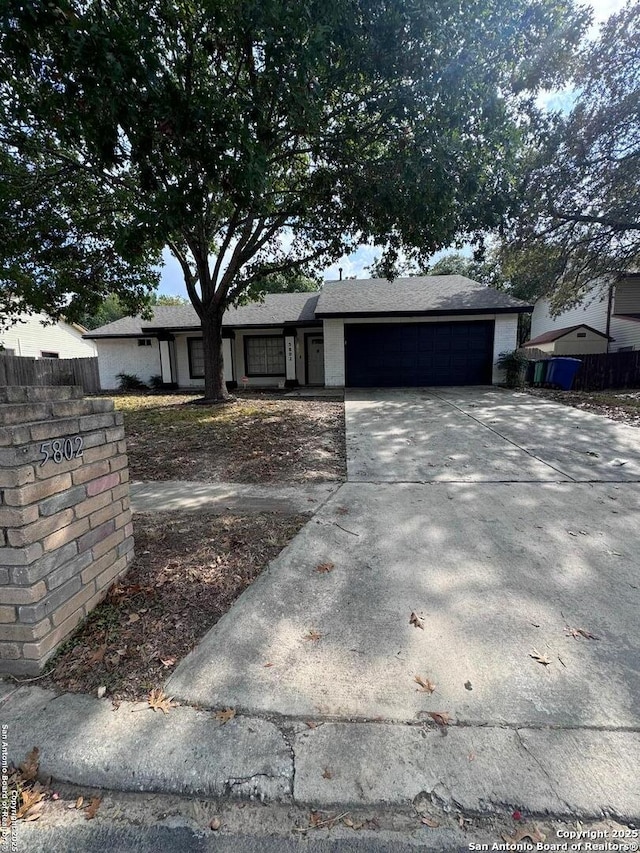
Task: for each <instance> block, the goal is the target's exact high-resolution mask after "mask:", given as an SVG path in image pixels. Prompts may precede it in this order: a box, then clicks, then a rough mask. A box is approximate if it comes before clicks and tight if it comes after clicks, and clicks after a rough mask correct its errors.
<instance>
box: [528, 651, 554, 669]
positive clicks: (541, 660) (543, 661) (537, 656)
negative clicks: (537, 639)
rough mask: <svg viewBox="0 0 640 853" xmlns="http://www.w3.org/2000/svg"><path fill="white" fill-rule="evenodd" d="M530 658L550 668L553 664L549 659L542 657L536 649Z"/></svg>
mask: <svg viewBox="0 0 640 853" xmlns="http://www.w3.org/2000/svg"><path fill="white" fill-rule="evenodd" d="M529 657H530V658H533V659H534V660H535V661H537V662H538V663H541V664H542V665H543V666H549V665H550V664H551V661H550V660H549V658H548V657H545V656H544V655H541V654H540V652H538V651H536V649H531V651H530V652H529Z"/></svg>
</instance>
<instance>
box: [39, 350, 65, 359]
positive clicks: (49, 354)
mask: <svg viewBox="0 0 640 853" xmlns="http://www.w3.org/2000/svg"><path fill="white" fill-rule="evenodd" d="M40 358H60V355H59V353H57V352H48V351H47V350H42V352H41V353H40Z"/></svg>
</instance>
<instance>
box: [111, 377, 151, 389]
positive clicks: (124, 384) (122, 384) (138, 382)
mask: <svg viewBox="0 0 640 853" xmlns="http://www.w3.org/2000/svg"><path fill="white" fill-rule="evenodd" d="M116 375H117V377H118V380H119V383H118V387H119V388H120V390H121V391H148V390H149V387H148V386H147V385H146V384H145V383H144V382H143V381H142V379H140V377H139V376H137V375H136V374H135V373H118V374H116Z"/></svg>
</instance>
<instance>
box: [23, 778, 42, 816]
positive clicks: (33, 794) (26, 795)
mask: <svg viewBox="0 0 640 853" xmlns="http://www.w3.org/2000/svg"><path fill="white" fill-rule="evenodd" d="M44 797H45V791H44V790H43V789H42V788H41V787H40V785H38V783H37V782H36V784H35V785H34V786H33V788H32V789H31V790H29V789H28V788H23V789H22V791H21V792H20V796H19V799H21V800H22V803H21V805H20V808H19V809H17V811H16V818H18V819H19V820H38V818H39V817H40V810H41V809H42V807H43V806H44Z"/></svg>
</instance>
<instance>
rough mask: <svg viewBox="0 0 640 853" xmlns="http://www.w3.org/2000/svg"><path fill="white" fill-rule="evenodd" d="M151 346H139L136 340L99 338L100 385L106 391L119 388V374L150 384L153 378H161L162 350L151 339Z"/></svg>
mask: <svg viewBox="0 0 640 853" xmlns="http://www.w3.org/2000/svg"><path fill="white" fill-rule="evenodd" d="M150 340H151V346H144V347H142V346H138V341H137V339H135V338H119V339H113V340H110V339H109V338H99V339H98V340H97V341H96V344H97V346H98V369H99V371H100V385H101V386H102V388H103V389H104V390H105V391H110V390H112V389H114V388H118V387H119V385H120V380H119V379H118V373H132V374H135V375H136V376H137V377H138V378H139V379H141V380H142V381H143V382H147V383H148V382H149V380H150V379H151V377H152V376H159V375H160V374H161V369H160V348H159V346H158V341H157V340H156V339H155V338H151V339H150Z"/></svg>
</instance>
